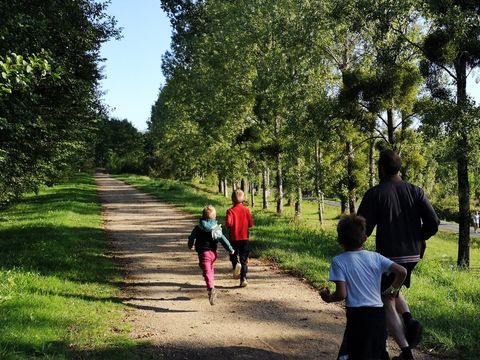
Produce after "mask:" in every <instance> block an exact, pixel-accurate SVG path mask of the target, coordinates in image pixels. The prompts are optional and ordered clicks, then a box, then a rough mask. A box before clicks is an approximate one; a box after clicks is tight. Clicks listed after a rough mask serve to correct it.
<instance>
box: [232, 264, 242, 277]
mask: <svg viewBox="0 0 480 360" xmlns="http://www.w3.org/2000/svg"><path fill="white" fill-rule="evenodd" d="M241 272H242V265H240V263H237V264H236V265H235V269H233V278H234V279H240V273H241Z"/></svg>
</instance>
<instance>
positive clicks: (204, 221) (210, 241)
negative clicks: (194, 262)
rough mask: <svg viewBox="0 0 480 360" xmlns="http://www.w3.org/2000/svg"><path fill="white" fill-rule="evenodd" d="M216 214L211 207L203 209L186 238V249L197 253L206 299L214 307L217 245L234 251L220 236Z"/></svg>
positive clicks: (220, 228) (220, 231)
mask: <svg viewBox="0 0 480 360" xmlns="http://www.w3.org/2000/svg"><path fill="white" fill-rule="evenodd" d="M216 218H217V212H216V210H215V208H214V207H213V206H212V205H208V206H206V207H205V208H204V209H203V212H202V217H201V219H200V221H199V224H198V225H197V226H195V228H194V229H193V231H192V233H191V234H190V236H189V237H188V248H189V249H191V250H192V249H193V248H195V250H196V251H197V253H198V260H199V263H198V265H199V266H200V268H201V269H202V271H203V278H204V279H205V282H206V283H207V290H208V299H209V301H210V305H215V300H216V297H217V293H216V290H215V272H214V263H215V260H216V259H217V244H218V242H219V241H220V243H221V244H222V245H223V247H224V248H225V250H227V251H228V252H229V253H230V254H233V253H234V252H235V250H234V249H233V248H232V245H230V243H229V242H228V240H227V239H226V238H225V236H224V235H223V234H222V227H221V226H220V225H219V224H217V220H216Z"/></svg>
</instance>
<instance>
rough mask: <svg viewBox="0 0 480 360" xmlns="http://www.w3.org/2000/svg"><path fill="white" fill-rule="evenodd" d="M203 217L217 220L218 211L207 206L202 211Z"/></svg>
mask: <svg viewBox="0 0 480 360" xmlns="http://www.w3.org/2000/svg"><path fill="white" fill-rule="evenodd" d="M202 217H203V218H204V219H208V220H214V219H216V218H217V210H215V208H214V207H213V206H212V205H208V206H205V207H204V208H203V211H202Z"/></svg>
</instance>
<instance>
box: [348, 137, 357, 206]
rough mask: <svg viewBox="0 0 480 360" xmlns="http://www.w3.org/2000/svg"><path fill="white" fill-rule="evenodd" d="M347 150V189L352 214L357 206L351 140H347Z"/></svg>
mask: <svg viewBox="0 0 480 360" xmlns="http://www.w3.org/2000/svg"><path fill="white" fill-rule="evenodd" d="M346 152H347V179H348V180H347V189H348V209H349V211H350V214H355V213H356V206H355V199H356V194H355V192H356V191H355V190H356V189H355V179H354V175H353V147H352V143H351V142H350V141H347V144H346Z"/></svg>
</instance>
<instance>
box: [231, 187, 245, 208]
mask: <svg viewBox="0 0 480 360" xmlns="http://www.w3.org/2000/svg"><path fill="white" fill-rule="evenodd" d="M243 200H245V193H244V192H243V191H242V190H240V189H237V190H235V191H234V192H233V193H232V202H233V203H234V204H239V203H242V202H243Z"/></svg>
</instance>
